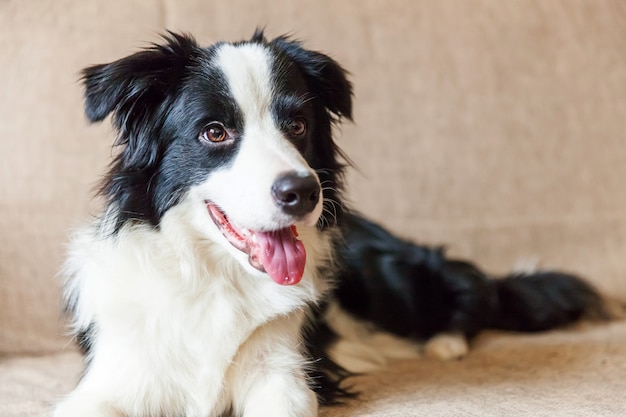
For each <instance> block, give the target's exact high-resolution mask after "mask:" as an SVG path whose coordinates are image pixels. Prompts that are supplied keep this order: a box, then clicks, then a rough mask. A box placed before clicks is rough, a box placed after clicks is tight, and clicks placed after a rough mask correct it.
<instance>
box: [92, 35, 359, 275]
mask: <svg viewBox="0 0 626 417" xmlns="http://www.w3.org/2000/svg"><path fill="white" fill-rule="evenodd" d="M83 80H84V84H85V90H86V91H85V107H86V113H87V116H88V118H89V119H90V120H91V121H93V122H96V121H101V120H103V119H104V118H105V117H107V115H109V114H112V115H113V124H114V126H115V127H116V129H117V130H118V133H119V137H118V140H117V145H120V146H121V149H120V152H119V154H118V155H117V156H116V157H115V159H114V161H113V163H112V164H111V167H110V171H109V173H108V175H107V176H106V177H105V181H104V183H103V187H102V193H103V195H104V196H105V197H106V198H107V201H108V204H109V206H110V210H109V213H114V219H113V222H114V231H115V232H119V230H121V229H122V228H123V227H124V226H125V225H127V224H129V223H136V222H142V223H146V224H149V225H152V226H153V227H159V225H160V222H161V220H162V218H163V217H164V216H165V215H166V214H167V212H168V211H169V210H170V209H172V208H173V207H174V206H176V205H177V204H180V203H181V202H183V201H184V202H186V203H189V204H192V206H195V207H196V208H198V209H199V208H200V207H201V209H202V213H203V216H206V219H207V222H206V223H202V222H200V223H199V224H200V225H201V226H200V228H202V229H206V230H200V232H201V233H204V234H206V235H207V237H211V238H214V239H215V238H216V236H218V237H217V239H221V240H222V241H223V242H222V243H224V244H229V245H232V246H233V247H234V248H236V249H237V250H238V251H241V252H244V253H245V254H247V255H248V258H249V262H250V264H251V265H252V266H253V267H255V268H256V269H259V270H262V271H266V272H267V273H268V274H269V275H270V276H271V277H272V278H273V279H274V280H275V281H277V282H280V283H286V284H292V283H296V282H298V281H299V279H300V277H301V274H302V270H303V268H304V262H305V255H304V249H303V246H302V243H301V242H299V241H298V239H296V232H295V227H294V225H298V224H305V225H309V226H311V225H317V227H318V228H320V229H323V228H325V227H327V226H328V225H331V224H333V223H334V222H335V221H336V218H337V217H338V216H340V215H341V210H342V208H341V201H340V198H339V197H340V196H339V192H340V188H341V176H342V169H343V164H342V161H344V159H343V158H342V156H341V153H340V151H339V149H338V148H337V146H336V145H335V143H334V142H333V139H332V136H331V129H332V124H333V122H334V121H336V120H338V119H339V118H341V117H346V118H351V110H352V101H351V85H350V83H349V82H348V80H347V79H346V72H345V71H344V70H343V69H342V68H341V67H340V66H339V65H338V64H337V63H336V62H335V61H334V60H332V59H331V58H329V57H328V56H326V55H324V54H321V53H319V52H314V51H310V50H306V49H304V48H303V47H302V46H301V44H300V43H299V42H296V41H293V40H290V39H288V38H286V37H279V38H277V39H274V40H272V41H268V40H266V39H265V37H264V36H263V33H262V32H260V31H257V32H256V33H255V34H254V36H253V37H252V39H251V40H250V41H245V42H239V43H218V44H215V45H213V46H210V47H208V48H201V47H199V46H198V45H197V44H196V42H195V41H194V40H193V38H191V37H189V36H183V35H177V34H173V33H170V34H169V35H168V36H167V37H165V38H164V43H163V44H162V45H154V46H152V47H150V48H149V49H146V50H143V51H141V52H138V53H136V54H134V55H131V56H128V57H126V58H123V59H120V60H118V61H115V62H112V63H110V64H105V65H97V66H93V67H90V68H87V69H85V70H84V73H83ZM109 221H110V219H109ZM226 241H227V242H228V243H226Z"/></svg>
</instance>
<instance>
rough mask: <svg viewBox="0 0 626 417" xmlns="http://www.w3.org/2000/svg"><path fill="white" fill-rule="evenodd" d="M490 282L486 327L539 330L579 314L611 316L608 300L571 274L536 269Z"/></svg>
mask: <svg viewBox="0 0 626 417" xmlns="http://www.w3.org/2000/svg"><path fill="white" fill-rule="evenodd" d="M491 282H492V283H493V286H494V288H495V310H496V311H494V314H493V315H492V317H491V320H490V321H489V322H488V323H487V326H486V327H488V328H494V329H499V330H511V331H518V332H540V331H544V330H549V329H553V328H555V327H560V326H564V325H567V324H570V323H573V322H576V321H578V320H580V319H583V318H590V319H600V320H607V319H610V318H611V317H612V316H613V314H612V312H611V311H610V309H609V305H608V301H607V300H605V299H604V298H603V297H602V296H601V295H600V294H599V293H598V291H596V289H595V288H593V287H592V286H591V285H590V284H588V283H587V282H585V281H584V280H582V279H581V278H579V277H577V276H575V275H571V274H567V273H563V272H558V271H537V272H533V273H529V274H512V275H509V276H506V277H503V278H501V279H494V280H492V281H491Z"/></svg>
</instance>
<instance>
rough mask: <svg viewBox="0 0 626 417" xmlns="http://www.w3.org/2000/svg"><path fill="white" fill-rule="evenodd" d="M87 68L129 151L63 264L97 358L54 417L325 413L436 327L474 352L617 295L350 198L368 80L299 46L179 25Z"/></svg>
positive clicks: (432, 342)
mask: <svg viewBox="0 0 626 417" xmlns="http://www.w3.org/2000/svg"><path fill="white" fill-rule="evenodd" d="M83 75H84V77H83V81H84V85H85V90H86V92H85V107H86V113H87V116H88V118H89V119H90V120H91V121H93V122H97V121H101V120H103V119H105V118H106V117H107V116H108V115H109V114H111V115H112V121H113V124H114V126H115V128H116V129H117V132H118V135H119V136H118V139H117V142H116V145H117V146H118V147H119V153H117V154H116V156H115V158H114V160H113V162H112V164H111V166H110V169H109V172H108V173H107V174H106V176H105V178H104V181H103V183H102V188H101V195H102V196H103V197H104V199H105V203H106V205H105V209H104V211H103V213H102V215H101V216H100V217H99V218H98V220H97V221H95V222H94V223H93V224H91V225H90V226H88V227H86V228H84V229H82V230H81V231H79V232H78V233H77V234H76V235H75V239H74V240H73V242H72V243H71V247H70V251H69V256H68V260H67V263H66V265H65V270H64V272H65V276H66V277H67V280H66V301H67V306H68V310H69V312H70V313H71V314H72V316H73V322H72V326H73V328H72V330H73V332H74V334H75V335H76V337H77V340H78V342H79V344H80V346H81V347H82V348H83V350H84V351H85V353H86V362H87V366H86V370H85V373H84V375H83V377H82V379H81V381H80V382H79V384H78V386H77V388H76V389H75V390H74V391H73V392H72V393H71V394H70V395H69V396H68V397H67V398H66V399H65V400H64V401H62V402H61V403H60V404H59V405H58V406H57V408H56V411H55V416H57V417H147V416H153V417H179V416H185V417H217V416H221V415H225V414H232V415H235V416H245V417H268V416H272V417H287V416H291V417H313V416H316V415H317V409H318V402H332V401H333V400H336V399H337V396H342V395H349V394H350V393H347V392H346V391H345V390H344V389H343V386H342V384H341V380H342V378H344V377H345V376H346V375H349V374H350V371H362V370H366V369H370V368H371V367H373V366H375V365H376V364H380V363H382V362H384V360H385V358H393V357H405V356H416V355H418V354H419V351H420V348H419V346H420V345H419V342H420V341H424V342H425V345H424V346H425V348H424V349H425V351H426V353H427V354H429V355H432V356H435V357H439V358H441V359H450V358H457V357H460V356H462V355H464V354H465V353H466V352H467V341H466V340H467V338H468V337H471V336H473V335H474V334H476V333H477V332H478V331H480V330H481V329H484V328H488V327H492V328H501V329H511V330H520V331H538V330H544V329H549V328H552V327H555V326H558V325H563V324H566V323H569V322H572V321H574V320H576V319H578V318H580V317H581V316H583V315H584V314H586V313H588V312H594V311H595V312H602V310H603V305H602V301H601V299H600V297H599V296H598V295H597V293H596V292H595V291H594V290H593V289H592V288H591V287H589V286H588V285H587V284H585V283H584V282H583V281H581V280H579V279H577V278H575V277H573V276H570V275H566V274H562V273H552V272H545V273H535V274H531V275H529V276H525V277H508V278H507V279H504V280H493V279H490V278H489V277H487V276H486V275H485V274H483V273H482V272H480V271H479V270H478V269H477V268H475V267H474V266H472V265H471V264H469V263H465V262H461V261H453V260H447V259H446V258H445V257H444V255H443V253H442V251H441V250H439V249H430V248H425V247H420V246H416V245H414V244H412V243H410V242H407V241H403V240H400V239H398V238H396V237H393V236H391V235H390V234H389V233H387V232H386V231H385V230H383V229H381V228H380V227H378V226H376V225H374V224H372V223H370V222H368V221H367V220H364V219H363V218H362V217H360V216H358V215H357V214H355V213H354V212H350V211H348V210H347V209H346V207H345V205H344V204H343V203H342V198H341V190H342V174H343V170H344V167H345V165H346V162H345V161H346V159H345V158H344V157H343V156H342V154H341V152H340V150H339V149H338V147H337V146H336V144H335V143H334V141H333V138H332V126H333V124H334V123H335V122H338V121H339V120H340V119H341V118H347V119H350V118H351V111H352V88H351V85H350V83H349V81H348V80H347V78H346V72H345V71H344V70H343V69H342V68H341V66H339V65H338V64H337V63H336V62H335V61H334V60H332V59H331V58H329V57H328V56H326V55H324V54H321V53H318V52H314V51H310V50H306V49H304V48H303V47H302V46H301V44H300V43H299V42H296V41H293V40H290V39H288V38H286V37H279V38H276V39H274V40H271V41H268V40H267V39H265V37H264V35H263V33H261V32H260V31H257V33H255V35H254V36H253V37H252V39H251V40H249V41H244V42H239V43H218V44H215V45H213V46H210V47H208V48H202V47H199V46H198V45H197V44H196V42H195V41H194V40H193V39H192V38H191V37H188V36H183V35H177V34H173V33H170V34H169V35H168V36H166V37H165V39H164V41H163V44H162V45H154V46H152V47H150V48H148V49H146V50H143V51H141V52H138V53H136V54H134V55H131V56H129V57H126V58H123V59H120V60H118V61H115V62H112V63H110V64H105V65H97V66H93V67H90V68H87V69H86V70H85V71H84V74H83Z"/></svg>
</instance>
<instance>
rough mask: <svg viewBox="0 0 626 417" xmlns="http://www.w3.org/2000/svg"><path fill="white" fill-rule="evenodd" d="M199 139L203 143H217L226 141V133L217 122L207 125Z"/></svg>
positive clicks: (222, 126)
mask: <svg viewBox="0 0 626 417" xmlns="http://www.w3.org/2000/svg"><path fill="white" fill-rule="evenodd" d="M200 139H201V140H203V141H205V142H212V143H219V142H224V141H225V140H226V139H228V131H227V130H226V128H225V127H224V125H223V124H221V123H219V122H212V123H209V124H208V125H207V126H206V127H205V128H204V130H203V131H202V133H201V134H200Z"/></svg>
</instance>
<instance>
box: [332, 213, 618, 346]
mask: <svg viewBox="0 0 626 417" xmlns="http://www.w3.org/2000/svg"><path fill="white" fill-rule="evenodd" d="M344 232H345V244H344V245H342V246H341V247H340V248H339V249H340V250H339V260H340V262H339V263H340V264H341V266H342V270H343V273H342V275H341V279H340V280H339V282H338V286H337V288H336V290H335V298H336V299H337V301H338V303H339V306H340V307H341V308H342V309H343V310H345V311H347V312H348V313H351V314H352V315H353V316H356V317H357V318H360V319H362V320H365V321H368V322H371V323H372V324H374V325H375V326H377V327H378V328H381V329H383V330H386V331H388V332H391V333H393V334H396V335H399V336H403V337H408V338H417V339H422V340H423V339H428V338H430V337H432V336H434V335H436V334H438V333H442V332H449V333H460V334H464V335H466V336H468V337H472V336H474V335H476V334H477V333H479V332H480V331H481V330H484V329H499V330H510V331H520V332H538V331H544V330H549V329H552V328H555V327H559V326H564V325H567V324H570V323H573V322H576V321H578V320H580V319H583V318H596V319H609V318H612V317H614V316H616V315H619V314H614V312H619V311H621V312H622V313H621V314H623V312H624V311H625V310H624V307H623V305H622V306H619V305H618V304H619V303H617V302H613V303H611V302H610V301H608V300H607V299H606V298H605V297H603V296H602V295H600V293H599V292H598V291H597V290H596V289H595V288H594V287H593V286H592V285H591V284H589V283H588V282H586V281H585V280H583V279H581V278H579V277H578V276H575V275H573V274H569V273H565V272H558V271H536V272H530V273H524V274H511V275H508V276H505V277H500V278H499V277H494V276H492V275H489V274H487V273H485V272H483V271H482V270H480V269H479V268H478V267H476V266H475V265H473V264H472V263H470V262H466V261H462V260H455V259H450V258H448V257H447V256H446V255H445V251H444V250H443V249H442V248H436V247H435V248H433V247H427V246H422V245H417V244H415V243H413V242H411V241H407V240H403V239H399V238H398V237H396V236H394V235H392V234H391V233H389V232H388V231H387V230H385V229H383V228H382V227H380V226H379V225H377V224H375V223H372V222H370V221H369V220H366V219H365V218H363V217H361V216H359V215H357V214H354V213H349V214H347V215H346V218H345V229H344ZM613 305H617V307H618V308H611V307H612V306H613ZM611 310H614V311H611Z"/></svg>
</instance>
